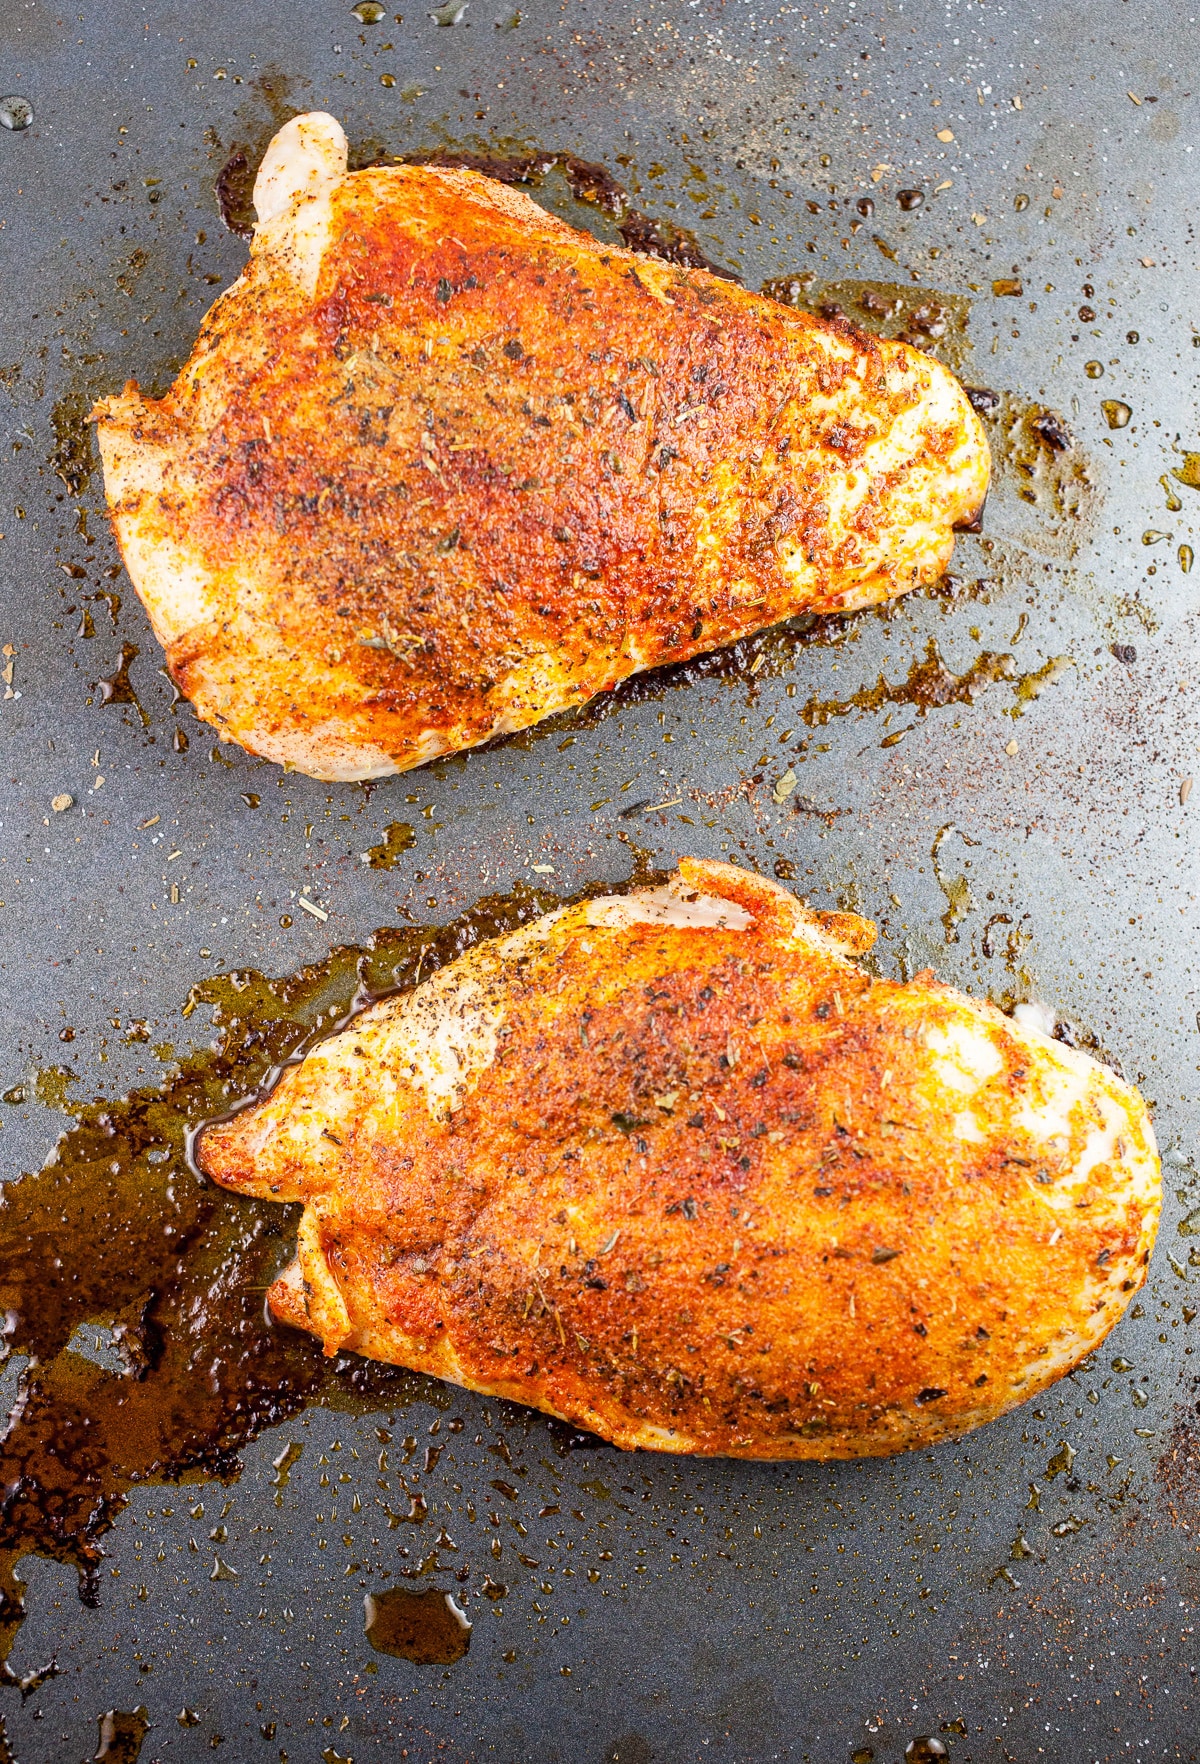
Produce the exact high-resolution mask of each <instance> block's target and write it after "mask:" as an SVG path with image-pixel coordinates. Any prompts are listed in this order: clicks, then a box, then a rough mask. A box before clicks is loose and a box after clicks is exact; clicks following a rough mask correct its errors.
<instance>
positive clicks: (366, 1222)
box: [198, 860, 1159, 1458]
mask: <svg viewBox="0 0 1200 1764" xmlns="http://www.w3.org/2000/svg"><path fill="white" fill-rule="evenodd" d="M873 937H874V931H873V927H872V926H871V925H870V924H868V923H867V922H865V921H864V920H862V919H859V918H856V917H854V916H853V915H849V914H839V913H817V912H813V911H810V910H809V909H808V908H807V907H805V906H803V905H802V904H801V903H800V902H799V901H797V900H796V899H795V898H794V897H793V896H792V895H790V894H788V893H787V892H786V891H785V890H784V889H782V888H780V887H779V886H778V885H777V884H775V883H772V882H768V881H765V880H763V879H762V878H760V877H756V876H751V875H747V874H746V873H745V872H743V871H740V870H736V869H733V868H731V867H729V866H727V865H723V864H714V863H707V862H699V861H693V860H685V861H684V862H683V863H682V864H681V866H680V871H679V874H678V876H676V877H675V878H674V879H673V880H672V881H671V882H670V883H669V884H667V885H665V886H663V887H660V888H655V889H641V890H636V891H634V892H633V893H630V894H627V895H624V896H610V897H606V898H604V899H600V900H592V901H589V902H586V903H582V904H577V905H574V906H569V907H565V908H562V909H560V910H559V911H557V912H554V913H551V914H549V915H547V916H546V917H544V918H542V919H540V920H538V921H536V922H535V923H534V924H532V925H530V926H528V927H525V928H524V929H522V930H520V931H518V932H516V933H515V934H513V935H512V936H509V937H506V938H503V939H498V940H495V941H492V942H489V943H484V944H481V945H479V946H477V947H476V948H475V949H473V950H471V951H469V952H468V953H467V954H465V955H463V956H461V957H459V958H458V959H457V960H456V961H454V962H452V963H451V964H450V965H449V966H447V967H446V968H443V969H442V970H440V971H439V972H438V973H436V974H435V975H433V976H432V977H431V978H430V979H429V980H427V981H425V982H424V983H423V984H422V985H420V986H418V987H417V988H416V989H415V990H414V991H412V992H410V993H408V994H406V995H404V996H402V997H397V998H394V999H390V1000H387V1001H385V1002H384V1003H382V1004H378V1005H375V1006H373V1007H372V1008H370V1009H369V1010H367V1011H365V1012H364V1013H363V1014H362V1015H361V1016H360V1017H359V1018H358V1019H356V1020H355V1021H354V1022H353V1023H352V1024H351V1025H350V1026H349V1027H348V1028H347V1029H346V1030H345V1031H343V1032H342V1033H340V1034H338V1035H336V1036H333V1037H332V1038H331V1039H330V1040H328V1041H325V1042H324V1043H322V1044H321V1045H319V1046H318V1047H317V1048H315V1049H314V1050H313V1051H312V1052H311V1053H310V1054H309V1055H308V1057H307V1058H306V1059H305V1060H304V1061H303V1063H302V1064H300V1065H299V1066H297V1067H295V1068H293V1069H292V1070H290V1071H289V1072H287V1073H286V1074H285V1075H284V1077H283V1078H282V1080H281V1081H280V1083H279V1084H278V1086H277V1087H276V1089H275V1091H274V1092H273V1094H272V1095H271V1096H269V1097H268V1098H267V1099H266V1100H264V1101H261V1102H258V1103H256V1104H255V1105H253V1106H252V1107H250V1108H248V1109H246V1110H245V1111H244V1112H243V1113H241V1114H239V1115H237V1116H235V1117H234V1118H233V1119H232V1120H230V1121H228V1122H225V1123H223V1124H220V1125H216V1126H213V1127H210V1128H209V1129H207V1130H206V1131H205V1132H204V1133H203V1134H202V1135H201V1137H200V1140H199V1147H198V1156H199V1161H200V1164H201V1166H202V1167H203V1168H204V1169H205V1170H206V1171H207V1172H208V1173H209V1174H210V1175H212V1176H214V1177H215V1178H216V1179H217V1181H219V1182H222V1183H224V1184H225V1185H226V1186H227V1187H230V1188H234V1189H238V1190H240V1191H241V1192H243V1193H250V1194H256V1195H262V1196H267V1197H272V1198H275V1199H278V1200H281V1201H302V1202H303V1203H304V1213H303V1218H302V1221H301V1224H300V1228H299V1238H298V1244H297V1256H296V1260H295V1261H294V1263H293V1264H292V1265H291V1266H290V1267H289V1269H288V1270H287V1271H286V1273H285V1274H284V1275H283V1276H282V1277H281V1279H279V1280H278V1281H277V1282H276V1284H275V1285H274V1286H273V1287H272V1289H271V1292H270V1305H271V1308H272V1310H273V1311H274V1313H275V1314H276V1316H278V1317H280V1318H282V1319H284V1320H286V1321H289V1322H292V1323H294V1324H296V1325H297V1326H298V1327H300V1328H303V1329H309V1330H311V1331H313V1333H314V1334H316V1335H317V1336H319V1337H320V1338H321V1340H322V1341H323V1342H324V1344H325V1349H326V1352H327V1353H331V1354H332V1353H335V1352H337V1351H339V1350H340V1349H345V1348H349V1349H353V1350H355V1351H357V1352H359V1353H362V1354H366V1355H369V1356H371V1357H373V1358H376V1359H381V1360H389V1361H394V1362H398V1363H400V1364H402V1365H406V1366H411V1367H413V1368H415V1369H417V1370H420V1371H426V1372H430V1373H433V1374H435V1375H436V1376H438V1377H441V1378H447V1379H452V1380H453V1381H455V1382H456V1383H459V1384H462V1385H465V1386H467V1387H468V1388H469V1389H472V1390H479V1391H486V1392H489V1393H492V1394H494V1395H498V1396H505V1397H509V1398H512V1399H514V1400H516V1401H519V1402H523V1403H530V1404H532V1405H534V1406H535V1407H537V1408H540V1409H544V1410H547V1411H549V1412H550V1413H551V1414H555V1415H560V1416H563V1417H565V1418H566V1419H568V1420H570V1421H572V1422H574V1423H577V1424H578V1425H581V1426H584V1427H588V1428H591V1429H593V1430H594V1431H595V1432H596V1433H599V1434H601V1435H603V1437H604V1438H606V1439H609V1440H612V1441H613V1442H614V1443H616V1444H617V1445H620V1446H626V1447H632V1446H642V1447H647V1448H650V1449H654V1450H664V1451H676V1452H701V1453H714V1454H726V1455H731V1456H736V1457H746V1458H844V1457H853V1456H858V1455H868V1454H881V1453H887V1452H893V1451H898V1450H901V1449H904V1448H907V1447H913V1446H922V1445H929V1444H932V1443H933V1442H935V1441H936V1440H939V1439H942V1438H946V1437H948V1436H952V1435H955V1434H958V1433H962V1432H964V1431H965V1430H966V1429H968V1428H971V1427H976V1426H979V1425H980V1424H981V1423H982V1422H985V1421H988V1420H991V1419H992V1418H993V1417H995V1416H997V1415H1000V1414H1002V1413H1003V1412H1004V1411H1005V1410H1006V1409H1008V1408H1011V1407H1012V1406H1013V1405H1014V1404H1015V1403H1018V1402H1021V1401H1023V1400H1024V1399H1025V1398H1027V1397H1030V1396H1033V1395H1035V1394H1036V1393H1037V1392H1038V1391H1040V1390H1042V1389H1044V1388H1045V1386H1046V1385H1047V1384H1049V1383H1051V1382H1052V1381H1053V1380H1054V1379H1056V1378H1058V1377H1060V1376H1061V1375H1062V1374H1063V1373H1064V1372H1066V1371H1068V1370H1069V1369H1070V1368H1071V1367H1072V1366H1074V1365H1075V1364H1076V1363H1077V1362H1078V1361H1079V1360H1080V1359H1081V1358H1082V1357H1083V1356H1084V1355H1085V1354H1087V1353H1088V1352H1089V1351H1090V1350H1091V1349H1092V1348H1094V1347H1095V1346H1096V1345H1097V1343H1098V1342H1100V1341H1101V1340H1102V1339H1103V1337H1104V1335H1105V1334H1106V1333H1107V1332H1108V1330H1109V1329H1110V1328H1111V1327H1112V1325H1113V1324H1114V1323H1115V1322H1116V1320H1117V1318H1118V1317H1119V1316H1120V1315H1121V1313H1122V1311H1123V1310H1124V1308H1125V1306H1126V1304H1127V1303H1128V1301H1129V1297H1130V1294H1131V1293H1133V1292H1134V1291H1136V1290H1137V1288H1138V1287H1139V1286H1140V1285H1141V1284H1142V1282H1143V1280H1144V1278H1145V1269H1146V1263H1147V1261H1148V1259H1149V1255H1150V1249H1151V1246H1152V1244H1153V1241H1154V1233H1155V1228H1156V1225H1157V1220H1158V1213H1159V1170H1158V1159H1157V1156H1156V1152H1155V1146H1154V1138H1153V1134H1152V1131H1151V1128H1150V1124H1149V1121H1148V1119H1147V1115H1146V1110H1145V1106H1144V1104H1143V1102H1142V1100H1141V1098H1140V1097H1139V1095H1138V1094H1137V1092H1136V1091H1135V1090H1133V1089H1131V1088H1130V1087H1129V1086H1128V1085H1126V1084H1124V1083H1122V1082H1121V1080H1120V1079H1118V1078H1117V1077H1116V1076H1115V1075H1114V1074H1113V1073H1112V1072H1111V1071H1109V1070H1108V1069H1107V1068H1106V1067H1103V1066H1100V1065H1098V1064H1096V1063H1095V1062H1094V1061H1092V1060H1090V1059H1088V1058H1087V1057H1086V1056H1085V1055H1083V1054H1081V1053H1079V1052H1077V1051H1075V1050H1073V1049H1070V1048H1067V1047H1064V1046H1063V1045H1062V1044H1061V1043H1059V1042H1057V1041H1054V1040H1052V1039H1051V1038H1050V1037H1049V1036H1046V1035H1044V1034H1042V1033H1041V1032H1039V1031H1038V1030H1037V1029H1035V1028H1032V1027H1029V1026H1026V1025H1025V1024H1022V1023H1018V1022H1014V1021H1012V1020H1011V1019H1009V1018H1008V1017H1005V1016H1003V1015H1002V1014H1001V1013H1000V1012H999V1011H997V1010H996V1009H994V1008H993V1007H992V1006H991V1005H989V1004H984V1003H980V1002H978V1001H976V1000H973V999H970V998H967V997H965V996H964V995H963V994H962V993H959V992H956V991H954V990H953V989H952V988H951V987H948V986H943V985H940V984H939V983H938V982H937V981H935V980H934V979H933V977H932V975H931V974H928V973H925V974H919V975H917V976H916V977H915V978H914V979H913V980H911V981H909V982H907V983H905V984H900V983H897V982H893V981H887V980H878V979H874V978H872V977H871V976H870V975H869V974H867V973H865V972H864V971H863V970H862V969H861V968H860V967H858V966H856V965H855V963H854V961H853V959H852V958H853V957H854V956H855V955H859V954H862V953H863V952H864V951H865V950H866V949H867V948H868V947H869V946H870V944H871V942H872V941H873Z"/></svg>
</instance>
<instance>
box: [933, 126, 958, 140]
mask: <svg viewBox="0 0 1200 1764" xmlns="http://www.w3.org/2000/svg"><path fill="white" fill-rule="evenodd" d="M937 138H938V140H939V141H953V139H954V130H953V129H939V130H938V132H937Z"/></svg>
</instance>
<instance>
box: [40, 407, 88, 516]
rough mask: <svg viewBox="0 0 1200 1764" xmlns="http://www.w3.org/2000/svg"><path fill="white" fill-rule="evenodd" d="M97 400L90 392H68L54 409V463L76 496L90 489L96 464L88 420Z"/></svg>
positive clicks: (52, 460)
mask: <svg viewBox="0 0 1200 1764" xmlns="http://www.w3.org/2000/svg"><path fill="white" fill-rule="evenodd" d="M93 402H94V401H93V399H92V398H91V397H90V395H89V394H88V393H86V392H82V391H73V392H66V393H64V394H63V396H62V397H61V398H60V399H59V400H58V402H57V404H56V405H55V406H54V408H53V410H52V411H51V412H50V427H51V429H52V430H53V431H54V450H53V452H52V453H51V455H50V463H51V465H52V466H53V467H54V470H55V471H56V472H57V474H58V476H59V477H60V478H61V479H62V481H63V483H64V484H65V485H66V487H67V489H68V490H69V491H70V493H71V495H72V496H78V495H80V494H81V492H82V491H84V490H86V489H87V486H88V483H89V481H90V479H91V476H92V471H93V469H94V467H95V463H96V456H95V453H94V452H93V449H92V426H91V423H90V422H89V421H88V413H89V412H90V410H91V408H92V404H93Z"/></svg>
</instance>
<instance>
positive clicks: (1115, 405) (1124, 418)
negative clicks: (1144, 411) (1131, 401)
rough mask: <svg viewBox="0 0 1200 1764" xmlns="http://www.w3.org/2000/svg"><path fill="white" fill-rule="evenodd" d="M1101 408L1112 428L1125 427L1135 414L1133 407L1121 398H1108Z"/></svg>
mask: <svg viewBox="0 0 1200 1764" xmlns="http://www.w3.org/2000/svg"><path fill="white" fill-rule="evenodd" d="M1100 408H1101V410H1102V411H1103V412H1104V420H1105V422H1106V423H1107V424H1108V426H1109V428H1110V429H1123V428H1124V427H1125V425H1126V423H1127V422H1128V421H1129V419H1130V417H1131V416H1132V415H1133V409H1132V407H1131V406H1130V405H1128V404H1125V403H1123V402H1122V400H1121V399H1119V398H1106V399H1105V400H1104V402H1103V404H1102V405H1101V406H1100Z"/></svg>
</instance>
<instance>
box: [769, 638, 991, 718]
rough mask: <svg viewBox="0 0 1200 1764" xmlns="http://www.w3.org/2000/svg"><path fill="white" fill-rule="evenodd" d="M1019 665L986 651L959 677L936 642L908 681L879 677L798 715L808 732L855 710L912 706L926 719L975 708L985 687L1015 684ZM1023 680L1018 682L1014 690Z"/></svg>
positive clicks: (816, 700) (810, 704)
mask: <svg viewBox="0 0 1200 1764" xmlns="http://www.w3.org/2000/svg"><path fill="white" fill-rule="evenodd" d="M1016 665H1017V664H1016V662H1015V661H1014V659H1013V657H1012V656H1011V655H997V654H995V653H994V652H993V651H992V650H990V649H985V650H982V651H981V652H980V654H979V655H977V656H976V658H975V660H974V661H973V662H972V663H971V665H970V667H969V668H967V669H965V670H964V671H963V673H961V674H956V673H954V672H953V671H952V670H951V669H950V668H948V667H947V666H946V664H945V662H944V661H943V660H942V657H941V652H940V651H939V649H938V646H937V643H936V641H935V639H934V638H932V637H931V638H930V639H929V641H928V643H927V644H926V647H925V659H924V661H914V662H913V664H912V666H911V667H910V668H909V670H908V678H907V679H906V680H901V681H898V682H897V683H896V684H895V685H891V684H890V683H889V682H888V681H887V680H885V679H884V677H883V675H882V674H880V676H879V678H878V680H877V681H876V682H875V684H874V686H860V687H859V689H858V691H857V692H852V693H851V694H850V696H849V697H848V698H810V699H809V700H808V703H807V704H806V705H805V706H804V708H803V710H801V711H800V712H799V716H800V719H801V721H802V722H804V723H807V724H808V726H809V728H810V729H812V728H819V727H820V726H821V725H822V724H824V723H828V722H829V721H830V720H831V718H833V717H844V716H848V715H849V713H850V712H851V711H853V710H865V711H875V710H881V709H882V708H883V706H884V705H885V704H900V705H913V706H915V708H916V712H917V715H918V716H919V717H923V716H925V715H926V713H927V712H928V711H930V710H931V709H933V708H934V707H935V706H938V705H946V704H974V702H975V694H976V693H977V692H978V691H979V689H980V688H981V687H982V686H990V685H992V684H993V683H994V682H995V681H997V680H1008V681H1014V678H1015V669H1016ZM1020 685H1021V680H1020V679H1019V678H1017V679H1015V684H1014V690H1019V688H1020Z"/></svg>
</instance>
